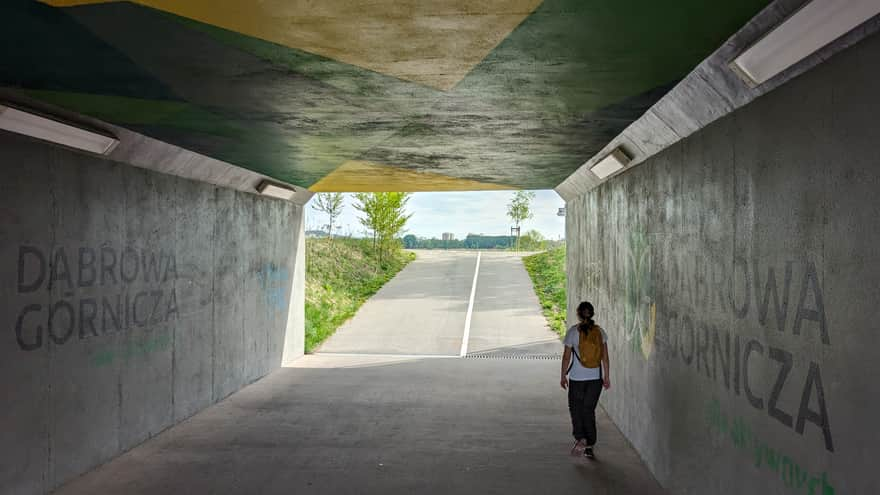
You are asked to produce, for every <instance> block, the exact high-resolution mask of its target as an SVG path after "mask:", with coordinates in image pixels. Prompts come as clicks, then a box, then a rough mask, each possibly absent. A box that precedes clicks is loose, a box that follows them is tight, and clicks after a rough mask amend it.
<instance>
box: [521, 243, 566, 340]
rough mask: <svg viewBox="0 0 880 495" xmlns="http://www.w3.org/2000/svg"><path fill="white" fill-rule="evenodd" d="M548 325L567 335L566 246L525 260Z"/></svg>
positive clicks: (560, 333)
mask: <svg viewBox="0 0 880 495" xmlns="http://www.w3.org/2000/svg"><path fill="white" fill-rule="evenodd" d="M523 264H525V266H526V271H528V272H529V276H530V277H532V284H533V285H534V286H535V294H537V295H538V300H539V301H540V302H541V309H542V310H543V312H544V316H545V317H546V318H547V324H548V325H550V328H551V329H553V331H554V332H556V333H558V334H559V335H560V336H564V335H565V307H566V298H565V246H562V247H558V248H555V249H551V250H549V251H545V252H543V253H538V254H533V255H532V256H527V257H525V258H523Z"/></svg>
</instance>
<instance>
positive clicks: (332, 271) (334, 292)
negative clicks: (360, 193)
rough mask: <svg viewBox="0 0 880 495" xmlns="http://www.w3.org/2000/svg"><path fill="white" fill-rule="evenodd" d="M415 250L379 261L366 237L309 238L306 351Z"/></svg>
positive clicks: (344, 318)
mask: <svg viewBox="0 0 880 495" xmlns="http://www.w3.org/2000/svg"><path fill="white" fill-rule="evenodd" d="M415 257H416V256H415V254H414V253H411V252H406V251H402V250H401V251H399V252H398V253H397V254H395V255H394V256H392V257H391V258H390V259H388V260H385V261H383V262H382V263H379V261H378V257H377V253H376V252H375V250H374V249H373V246H372V243H371V242H370V241H368V240H364V239H338V238H337V239H333V240H330V239H314V238H308V239H306V352H312V351H313V350H314V349H315V348H316V347H317V346H318V345H320V344H321V342H323V341H324V340H325V339H327V337H329V336H331V335H333V332H335V331H336V329H337V328H339V326H340V325H342V324H343V323H344V322H345V321H346V320H347V319H349V318H351V317H352V316H354V314H355V312H357V310H358V308H360V307H361V305H362V304H363V303H364V302H365V301H366V300H367V299H369V298H370V296H372V295H373V294H375V293H376V292H377V291H378V290H379V289H380V288H381V287H382V286H383V285H385V283H386V282H388V281H389V280H391V279H392V278H394V276H395V275H397V272H399V271H400V270H401V269H403V267H404V266H406V265H407V264H408V263H409V262H410V261H412V260H414V259H415Z"/></svg>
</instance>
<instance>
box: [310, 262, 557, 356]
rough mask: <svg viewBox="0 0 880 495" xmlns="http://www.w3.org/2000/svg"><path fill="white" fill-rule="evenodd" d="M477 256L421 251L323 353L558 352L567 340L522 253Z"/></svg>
mask: <svg viewBox="0 0 880 495" xmlns="http://www.w3.org/2000/svg"><path fill="white" fill-rule="evenodd" d="M477 260H478V254H477V253H476V252H473V251H418V258H417V259H416V261H414V262H412V263H411V264H410V265H408V266H407V267H406V268H404V269H403V271H401V272H400V273H399V274H398V275H397V277H395V278H394V279H392V280H391V281H390V282H388V283H387V284H386V285H385V286H384V287H383V288H382V289H381V290H380V291H379V292H378V293H377V294H376V295H375V296H373V297H372V298H371V299H370V300H369V301H367V302H366V303H365V304H364V305H363V306H362V307H361V309H360V310H359V311H358V313H357V315H356V316H355V317H354V318H352V319H351V320H349V321H348V322H347V323H345V324H344V325H342V327H340V328H339V330H337V332H336V334H334V335H333V336H332V337H330V338H329V339H327V341H326V342H325V343H324V344H323V345H322V346H321V347H320V348H319V349H318V352H319V353H344V354H414V355H446V356H457V355H459V354H460V353H461V350H462V349H465V350H466V352H467V353H476V352H487V351H495V352H498V351H509V352H522V349H523V348H527V349H529V350H530V351H531V352H537V353H557V354H558V353H559V351H560V344H559V339H558V338H557V336H556V335H555V334H554V333H553V332H551V331H550V330H548V329H547V325H546V320H545V319H544V316H543V315H542V314H541V308H540V306H539V303H538V298H537V297H536V296H535V293H534V290H533V289H532V282H531V280H530V279H529V275H528V273H526V271H525V268H524V267H523V264H522V260H521V256H520V255H518V254H515V253H506V252H482V253H480V254H479V264H478V263H477ZM475 275H476V279H477V280H476V284H474V276H475ZM472 294H473V304H471V303H470V300H471V297H472ZM469 307H470V308H471V320H470V325H468V320H467V313H468V308H469ZM466 334H467V342H466V345H465V346H464V347H463V346H462V341H463V340H464V339H465V335H466Z"/></svg>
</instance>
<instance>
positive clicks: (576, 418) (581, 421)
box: [568, 380, 602, 445]
mask: <svg viewBox="0 0 880 495" xmlns="http://www.w3.org/2000/svg"><path fill="white" fill-rule="evenodd" d="M601 393H602V380H586V381H576V380H569V381H568V411H569V412H570V413H571V426H572V432H571V433H572V435H574V439H575V440H582V439H586V441H587V445H594V444H595V443H596V404H598V403H599V394H601Z"/></svg>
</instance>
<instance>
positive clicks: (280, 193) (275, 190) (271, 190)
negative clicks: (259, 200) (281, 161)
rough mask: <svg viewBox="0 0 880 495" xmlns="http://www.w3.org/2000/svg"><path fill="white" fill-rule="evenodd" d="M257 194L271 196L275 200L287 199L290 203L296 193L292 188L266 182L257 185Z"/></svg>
mask: <svg viewBox="0 0 880 495" xmlns="http://www.w3.org/2000/svg"><path fill="white" fill-rule="evenodd" d="M257 192H259V193H260V194H262V195H264V196H271V197H273V198H278V199H285V200H288V201H290V199H291V198H293V195H294V193H295V192H296V191H295V190H294V189H293V188H292V187H290V186H285V185H282V184H276V183H274V182H269V181H267V180H264V181H262V182H260V183H259V184H257Z"/></svg>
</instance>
